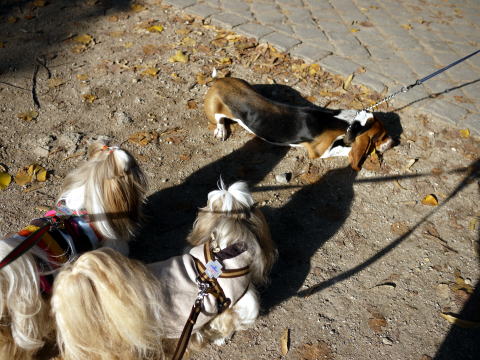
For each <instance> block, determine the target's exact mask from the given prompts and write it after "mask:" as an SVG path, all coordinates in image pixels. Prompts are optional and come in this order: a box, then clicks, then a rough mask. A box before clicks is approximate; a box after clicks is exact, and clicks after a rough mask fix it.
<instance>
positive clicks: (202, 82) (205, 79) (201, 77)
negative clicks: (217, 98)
mask: <svg viewBox="0 0 480 360" xmlns="http://www.w3.org/2000/svg"><path fill="white" fill-rule="evenodd" d="M195 78H196V81H197V84H199V85H205V84H207V83H209V82H210V81H212V80H213V79H212V78H211V77H209V76H206V75H205V74H202V73H198V74H197V75H196V77H195Z"/></svg>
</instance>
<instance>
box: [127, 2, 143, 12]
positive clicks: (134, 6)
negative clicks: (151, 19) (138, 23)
mask: <svg viewBox="0 0 480 360" xmlns="http://www.w3.org/2000/svg"><path fill="white" fill-rule="evenodd" d="M130 9H132V11H134V12H140V11H143V10H145V9H146V7H145V6H143V5H140V4H132V6H130Z"/></svg>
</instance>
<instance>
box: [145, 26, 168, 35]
mask: <svg viewBox="0 0 480 360" xmlns="http://www.w3.org/2000/svg"><path fill="white" fill-rule="evenodd" d="M163 30H164V29H163V26H162V25H152V26H150V27H148V28H147V31H148V32H151V33H161V32H162V31H163Z"/></svg>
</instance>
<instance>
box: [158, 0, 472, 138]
mask: <svg viewBox="0 0 480 360" xmlns="http://www.w3.org/2000/svg"><path fill="white" fill-rule="evenodd" d="M164 2H165V3H166V4H170V5H173V6H175V7H177V8H180V9H184V10H185V11H186V12H187V13H191V14H194V15H197V16H202V17H205V18H210V19H211V22H212V24H215V25H217V26H221V27H225V28H228V29H233V31H235V32H238V33H240V34H243V35H246V36H249V37H253V38H255V39H257V40H259V41H260V42H268V43H270V44H272V45H273V46H276V47H277V48H278V49H279V50H282V51H289V52H290V54H291V55H292V56H295V57H299V58H301V59H303V60H305V61H306V62H310V63H313V62H317V63H319V64H320V65H321V66H322V67H323V68H325V69H326V70H328V71H330V72H333V73H337V74H340V75H343V76H348V75H349V74H351V73H352V72H354V71H356V70H358V69H359V68H361V67H363V68H365V69H366V71H365V72H364V73H360V74H357V75H356V76H355V77H354V81H353V83H355V84H361V85H365V86H367V87H370V88H372V89H374V90H377V91H382V90H385V89H387V93H391V92H393V91H395V90H397V89H399V88H400V87H401V86H404V85H409V84H411V83H413V82H415V80H417V79H419V78H423V77H424V76H426V75H429V74H430V73H432V72H434V71H436V70H437V69H439V68H441V67H443V66H445V65H448V64H449V63H451V62H453V61H455V60H457V59H459V58H461V57H463V56H465V55H467V54H469V53H471V52H473V51H475V50H477V49H479V48H480V2H479V1H478V0H458V1H455V2H453V1H450V2H447V1H444V0H431V1H428V2H422V1H417V0H405V1H401V2H399V1H381V0H268V1H267V0H164ZM479 77H480V55H476V56H475V57H474V58H472V59H470V60H469V61H467V62H465V63H462V64H459V65H457V66H456V67H454V68H451V69H449V70H448V71H447V72H446V73H444V74H442V75H439V76H438V77H434V78H432V79H430V80H429V81H427V82H425V84H424V86H422V87H421V88H418V89H417V88H415V89H414V90H415V91H413V90H412V91H410V92H409V93H407V94H402V95H399V96H398V97H397V98H396V99H395V106H397V107H398V108H401V107H402V106H405V105H407V104H409V103H412V105H410V106H412V107H415V108H418V109H419V110H420V111H423V112H426V113H429V115H431V116H433V117H436V118H439V119H444V120H445V121H447V122H450V123H452V124H455V125H458V126H459V127H468V128H470V129H471V130H472V132H474V133H477V134H480V101H479V100H478V98H479V97H478V93H479V88H480V83H475V82H473V83H472V81H474V80H475V79H478V78H479ZM448 89H453V90H450V91H447V92H446V93H445V94H443V95H442V96H441V97H437V98H435V99H432V98H428V96H429V95H430V94H434V93H441V92H444V91H445V90H448ZM424 97H426V99H423V100H421V101H415V100H420V99H422V98H424Z"/></svg>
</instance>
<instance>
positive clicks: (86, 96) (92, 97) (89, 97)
mask: <svg viewBox="0 0 480 360" xmlns="http://www.w3.org/2000/svg"><path fill="white" fill-rule="evenodd" d="M82 98H83V101H86V102H89V103H90V104H92V103H93V102H94V101H95V100H97V97H96V96H95V95H92V94H83V95H82Z"/></svg>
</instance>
